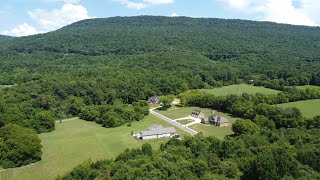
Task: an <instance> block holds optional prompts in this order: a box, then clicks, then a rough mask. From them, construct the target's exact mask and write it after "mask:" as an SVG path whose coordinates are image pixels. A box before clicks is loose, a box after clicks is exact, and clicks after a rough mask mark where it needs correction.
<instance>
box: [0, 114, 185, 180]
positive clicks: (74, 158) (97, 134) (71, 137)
mask: <svg viewBox="0 0 320 180" xmlns="http://www.w3.org/2000/svg"><path fill="white" fill-rule="evenodd" d="M153 124H160V125H163V126H165V127H168V126H172V125H169V124H167V123H166V122H164V121H162V120H160V119H158V118H156V117H154V116H152V115H149V116H147V117H146V118H145V119H144V120H142V121H139V122H133V123H132V125H131V126H130V127H128V126H126V125H123V126H121V127H117V128H102V127H100V126H99V125H97V124H96V123H94V122H86V121H83V120H79V119H77V120H73V121H66V122H62V123H56V130H55V131H54V132H50V133H45V134H40V135H39V136H40V138H41V140H42V143H41V144H42V145H43V148H42V151H43V156H42V160H41V161H39V162H36V163H34V164H31V165H28V166H24V167H20V168H13V169H0V180H29V179H30V180H51V179H55V178H56V177H57V176H58V175H63V174H64V173H66V172H68V171H71V170H72V169H73V168H74V167H75V166H77V165H78V164H80V163H82V162H84V161H86V160H88V159H91V160H93V161H95V160H99V159H108V158H114V157H116V156H117V155H118V154H119V153H121V152H123V151H124V150H125V149H126V148H140V147H141V146H142V144H143V143H150V144H151V145H152V146H153V147H154V148H159V146H160V144H161V143H166V142H167V141H168V139H154V140H144V141H141V140H136V139H134V138H133V137H132V136H131V135H130V134H131V131H134V132H139V131H143V130H146V128H147V127H149V126H151V125H153ZM176 130H177V132H178V133H179V134H180V135H181V136H182V137H184V136H185V135H187V134H186V133H185V132H183V131H181V130H180V129H177V128H176Z"/></svg>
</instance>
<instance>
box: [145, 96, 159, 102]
mask: <svg viewBox="0 0 320 180" xmlns="http://www.w3.org/2000/svg"><path fill="white" fill-rule="evenodd" d="M148 103H151V104H158V103H160V100H159V98H158V97H157V96H152V97H149V98H148Z"/></svg>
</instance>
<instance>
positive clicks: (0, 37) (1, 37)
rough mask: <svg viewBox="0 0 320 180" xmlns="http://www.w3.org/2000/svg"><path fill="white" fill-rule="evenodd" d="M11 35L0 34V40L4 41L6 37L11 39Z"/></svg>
mask: <svg viewBox="0 0 320 180" xmlns="http://www.w3.org/2000/svg"><path fill="white" fill-rule="evenodd" d="M11 38H12V37H10V36H4V35H0V42H1V41H4V40H7V39H11Z"/></svg>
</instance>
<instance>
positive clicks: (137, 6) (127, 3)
mask: <svg viewBox="0 0 320 180" xmlns="http://www.w3.org/2000/svg"><path fill="white" fill-rule="evenodd" d="M115 1H116V2H119V3H120V4H122V5H125V6H126V7H127V8H128V9H138V10H139V9H143V8H145V7H146V4H144V3H137V2H133V1H129V0H115Z"/></svg>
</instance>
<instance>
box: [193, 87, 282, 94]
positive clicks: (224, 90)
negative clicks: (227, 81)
mask: <svg viewBox="0 0 320 180" xmlns="http://www.w3.org/2000/svg"><path fill="white" fill-rule="evenodd" d="M199 91H203V92H206V93H210V94H214V95H216V96H226V95H230V94H235V95H241V94H242V93H248V94H255V93H263V94H277V93H279V92H280V91H277V90H274V89H268V88H265V87H259V86H253V85H248V84H238V85H231V86H223V87H220V88H214V89H199Z"/></svg>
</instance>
